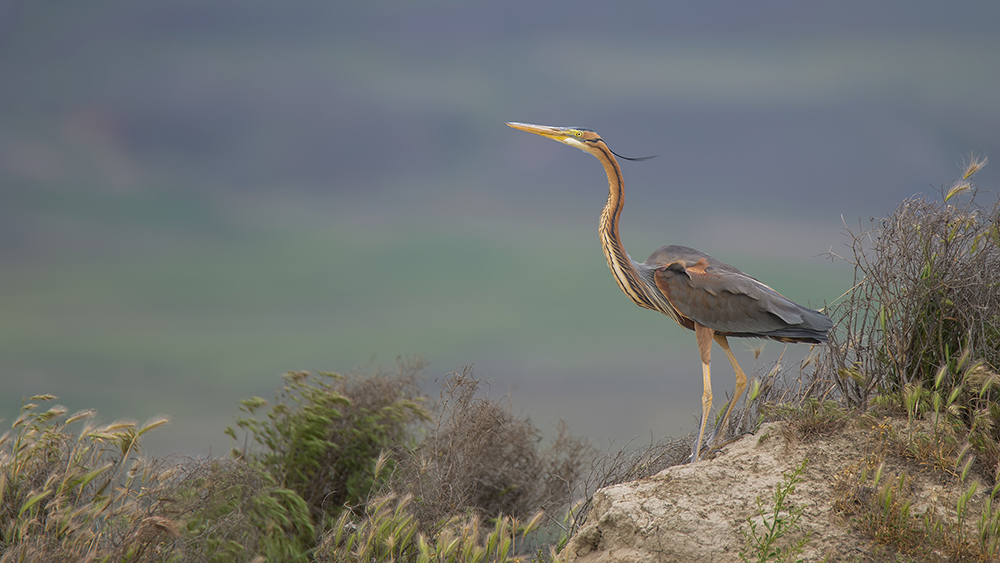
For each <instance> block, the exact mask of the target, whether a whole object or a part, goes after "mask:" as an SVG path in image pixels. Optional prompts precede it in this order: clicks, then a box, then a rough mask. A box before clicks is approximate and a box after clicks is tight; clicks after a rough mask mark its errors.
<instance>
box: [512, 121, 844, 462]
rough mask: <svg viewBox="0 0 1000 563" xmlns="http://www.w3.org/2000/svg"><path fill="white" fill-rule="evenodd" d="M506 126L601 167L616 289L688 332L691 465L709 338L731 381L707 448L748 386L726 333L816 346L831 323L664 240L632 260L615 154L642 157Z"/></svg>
mask: <svg viewBox="0 0 1000 563" xmlns="http://www.w3.org/2000/svg"><path fill="white" fill-rule="evenodd" d="M507 125H509V126H510V127H513V128H514V129H519V130H521V131H527V132H528V133H534V134H536V135H541V136H542V137H545V138H548V139H552V140H554V141H559V142H560V143H563V144H566V145H569V146H571V147H576V148H578V149H580V150H582V151H583V152H585V153H588V154H591V155H593V156H594V157H596V158H597V160H598V161H600V163H601V165H602V166H604V171H605V172H606V173H607V176H608V200H607V202H605V204H604V210H603V211H601V220H600V228H599V232H600V238H601V248H602V249H603V250H604V257H605V258H606V259H607V262H608V267H609V268H610V269H611V274H612V276H613V277H614V279H615V282H617V284H618V288H619V289H621V290H622V292H623V293H624V294H625V295H626V296H628V298H629V299H631V300H632V302H633V303H635V304H636V305H638V306H640V307H642V308H644V309H651V310H653V311H659V312H660V313H663V314H664V315H666V316H668V317H670V318H671V319H673V320H674V321H676V322H677V324H679V325H681V326H682V327H684V328H686V329H689V330H692V331H694V335H695V341H696V342H697V344H698V352H699V354H700V356H701V372H702V382H703V385H704V390H703V392H702V396H701V426H700V427H699V428H698V438H697V441H696V442H695V445H694V449H693V451H692V454H691V458H690V459H691V462H692V463H694V462H696V461H698V458H699V455H700V452H701V448H702V443H703V440H704V436H705V425H706V424H707V422H708V416H709V412H710V411H711V409H712V372H711V366H710V360H711V356H712V342H713V341H714V342H715V343H716V344H718V345H719V347H721V348H722V351H723V352H724V353H725V355H726V358H727V359H728V360H729V363H730V365H732V367H733V371H734V372H735V374H736V386H735V389H734V390H733V395H732V398H731V399H730V401H729V404H728V406H727V407H726V410H725V414H724V415H723V417H722V422H721V423H720V424H717V425H716V427H715V430H714V432H713V433H712V436H711V437H710V439H709V440H708V441H707V442H705V443H706V445H708V446H709V447H711V445H712V444H714V443H715V442H716V440H717V439H718V438H719V435H720V430H722V429H724V428H726V425H727V424H728V422H729V415H730V414H732V412H733V407H735V406H736V403H737V401H739V399H740V397H741V396H742V395H743V392H744V390H745V389H746V386H747V376H746V374H745V373H743V369H742V368H740V364H739V362H738V361H737V360H736V356H735V355H733V352H732V350H731V349H730V348H729V341H728V337H735V338H765V339H772V340H777V341H779V342H786V343H793V342H803V343H809V344H821V343H824V342H826V341H827V334H828V332H829V331H830V329H831V328H832V327H833V322H832V321H831V320H830V318H829V317H827V316H826V315H824V314H823V313H821V312H819V311H815V310H813V309H809V308H807V307H803V306H801V305H799V304H797V303H794V302H792V301H791V300H789V299H787V298H786V297H785V296H783V295H781V294H780V293H778V292H777V291H775V290H773V289H771V288H770V287H768V286H767V285H765V284H763V283H761V282H760V281H758V280H757V279H755V278H752V277H750V276H749V275H747V274H745V273H743V272H741V271H740V270H738V269H736V268H735V267H733V266H730V265H729V264H726V263H725V262H722V261H721V260H717V259H715V258H712V257H711V256H709V255H708V254H705V253H704V252H699V251H697V250H695V249H693V248H688V247H686V246H678V245H667V246H663V247H661V248H659V249H657V250H656V251H654V252H653V253H652V254H650V255H649V258H647V259H646V261H645V262H641V263H640V262H636V261H635V260H633V259H632V258H631V257H630V256H629V254H628V252H626V251H625V246H624V245H623V244H622V240H621V237H620V236H619V234H618V220H619V218H620V217H621V214H622V208H623V206H624V189H625V185H624V181H623V180H622V171H621V167H620V166H619V164H618V160H616V159H615V157H616V156H618V157H620V158H623V159H626V160H644V159H630V158H627V157H624V156H621V155H619V154H617V153H615V152H614V151H612V150H611V148H610V147H608V145H607V143H605V142H604V140H603V139H601V137H600V135H598V134H597V133H596V132H594V131H593V130H591V129H585V128H582V127H552V126H548V125H532V124H530V123H516V122H510V123H507Z"/></svg>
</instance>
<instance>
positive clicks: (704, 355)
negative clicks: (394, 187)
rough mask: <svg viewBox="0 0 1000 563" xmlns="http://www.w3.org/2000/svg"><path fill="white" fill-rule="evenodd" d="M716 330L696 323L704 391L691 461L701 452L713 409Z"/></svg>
mask: <svg viewBox="0 0 1000 563" xmlns="http://www.w3.org/2000/svg"><path fill="white" fill-rule="evenodd" d="M714 334H715V331H714V330H712V329H710V328H708V327H707V326H702V325H700V324H698V323H694V336H695V339H697V340H698V353H699V354H701V376H702V379H703V380H704V391H703V392H702V394H701V428H699V429H698V441H697V442H695V445H694V452H692V453H691V463H694V462H696V461H698V454H700V453H701V442H702V439H703V438H704V436H705V424H706V423H707V422H708V412H709V411H710V410H712V368H711V359H712V336H713V335H714Z"/></svg>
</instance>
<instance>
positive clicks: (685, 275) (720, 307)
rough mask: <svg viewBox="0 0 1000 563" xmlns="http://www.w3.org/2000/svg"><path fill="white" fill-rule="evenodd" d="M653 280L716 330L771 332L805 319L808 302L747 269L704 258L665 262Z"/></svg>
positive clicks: (691, 315) (695, 318) (676, 302)
mask: <svg viewBox="0 0 1000 563" xmlns="http://www.w3.org/2000/svg"><path fill="white" fill-rule="evenodd" d="M654 280H655V282H656V287H657V288H658V289H659V290H660V292H662V293H663V295H664V296H665V297H666V298H667V300H668V301H669V302H670V304H671V305H673V307H674V308H675V309H677V311H678V312H680V313H681V314H682V315H684V316H685V317H688V318H690V319H691V320H693V321H695V322H697V323H699V324H701V325H704V326H707V327H709V328H712V329H714V330H716V331H717V332H723V333H731V334H745V335H754V334H759V335H761V336H766V335H768V333H771V332H774V331H777V330H781V329H783V328H788V327H790V326H796V325H801V324H802V323H803V321H804V320H805V319H804V318H803V313H805V312H806V311H807V310H805V309H804V308H803V307H801V306H799V305H796V304H795V303H793V302H792V301H789V300H788V299H786V298H785V297H784V296H782V295H781V294H779V293H778V292H776V291H774V290H773V289H771V288H770V287H768V286H766V285H764V284H763V283H761V282H759V281H757V280H755V279H754V278H752V277H750V276H748V275H746V274H744V273H742V272H739V271H735V269H734V270H728V269H721V268H716V267H713V266H711V265H710V264H709V262H708V260H706V259H704V258H702V259H700V260H698V261H697V262H694V263H690V262H685V261H676V262H673V263H671V264H667V265H665V266H662V267H660V268H658V269H657V270H656V271H655V272H654Z"/></svg>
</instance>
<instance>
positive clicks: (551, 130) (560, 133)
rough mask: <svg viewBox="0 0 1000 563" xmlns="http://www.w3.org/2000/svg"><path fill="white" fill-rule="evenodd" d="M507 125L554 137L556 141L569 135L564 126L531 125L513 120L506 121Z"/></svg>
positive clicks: (550, 137)
mask: <svg viewBox="0 0 1000 563" xmlns="http://www.w3.org/2000/svg"><path fill="white" fill-rule="evenodd" d="M507 126H508V127H513V128H514V129H518V130H521V131H527V132H528V133H534V134H535V135H541V136H543V137H548V138H549V139H554V140H556V141H562V140H564V139H566V138H567V137H569V136H570V135H571V134H570V133H569V131H568V130H567V129H566V128H565V127H552V126H550V125H532V124H531V123H517V122H514V121H512V122H510V123H508V124H507Z"/></svg>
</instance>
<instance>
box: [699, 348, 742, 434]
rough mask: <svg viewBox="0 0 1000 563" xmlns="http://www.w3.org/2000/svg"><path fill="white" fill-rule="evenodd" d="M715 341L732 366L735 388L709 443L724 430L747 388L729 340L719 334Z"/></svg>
mask: <svg viewBox="0 0 1000 563" xmlns="http://www.w3.org/2000/svg"><path fill="white" fill-rule="evenodd" d="M714 337H715V341H716V342H718V343H719V346H722V351H723V352H725V353H726V358H728V359H729V363H730V364H732V366H733V371H734V372H736V388H735V389H733V398H732V399H731V400H730V401H729V406H728V407H726V414H725V415H723V417H722V422H721V423H720V424H718V425H717V426H716V427H715V431H714V432H712V437H711V438H710V439H709V441H708V443H709V444H714V443H715V441H716V440H718V438H719V436H720V434H722V432H724V431H725V429H726V425H727V424H729V415H730V414H732V412H733V407H735V406H736V401H739V400H740V397H741V396H743V391H744V390H745V389H746V388H747V376H746V374H745V373H743V370H742V369H741V368H740V364H739V362H737V361H736V356H734V355H733V351H732V350H730V349H729V341H728V340H726V337H725V336H724V335H721V334H716V335H714Z"/></svg>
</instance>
